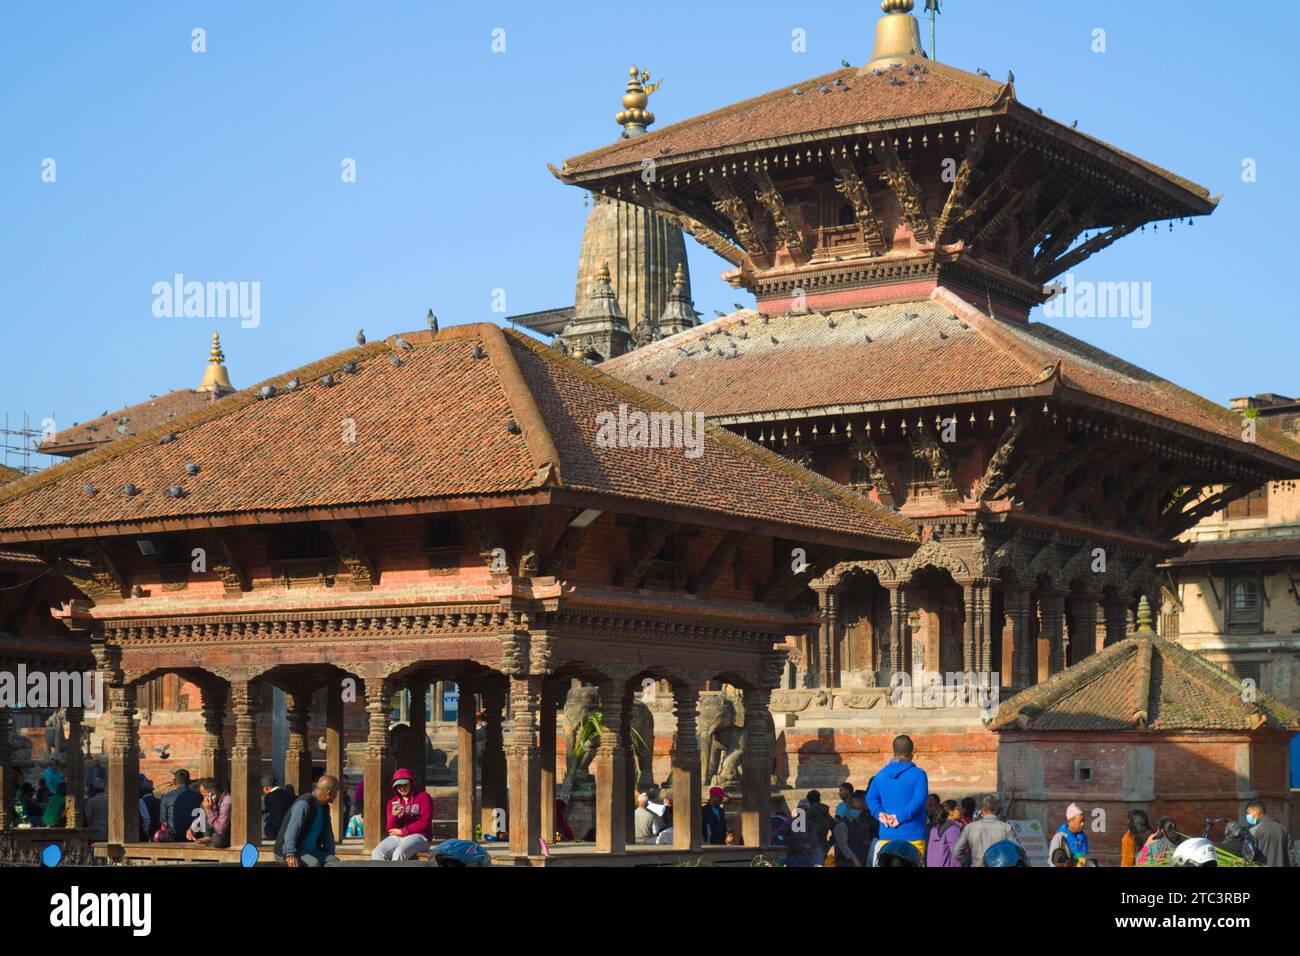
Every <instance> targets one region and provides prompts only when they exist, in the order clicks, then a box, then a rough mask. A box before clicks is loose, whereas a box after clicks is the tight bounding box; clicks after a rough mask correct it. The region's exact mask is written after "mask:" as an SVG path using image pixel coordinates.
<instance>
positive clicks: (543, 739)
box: [537, 680, 556, 843]
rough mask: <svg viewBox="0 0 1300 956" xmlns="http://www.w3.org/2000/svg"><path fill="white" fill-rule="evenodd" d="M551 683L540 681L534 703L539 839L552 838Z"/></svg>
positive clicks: (553, 802) (553, 837)
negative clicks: (539, 693)
mask: <svg viewBox="0 0 1300 956" xmlns="http://www.w3.org/2000/svg"><path fill="white" fill-rule="evenodd" d="M555 696H556V694H555V681H554V680H544V681H543V682H542V690H541V701H540V703H539V704H538V718H537V719H538V724H537V752H538V761H539V768H538V774H539V776H538V801H539V803H540V805H541V824H540V826H541V833H542V839H544V840H546V841H547V842H548V843H549V842H551V841H553V840H554V839H555Z"/></svg>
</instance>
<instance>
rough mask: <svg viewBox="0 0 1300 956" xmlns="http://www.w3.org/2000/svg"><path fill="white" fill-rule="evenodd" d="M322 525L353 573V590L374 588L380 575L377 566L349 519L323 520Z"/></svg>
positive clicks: (341, 558)
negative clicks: (377, 572) (371, 559)
mask: <svg viewBox="0 0 1300 956" xmlns="http://www.w3.org/2000/svg"><path fill="white" fill-rule="evenodd" d="M321 527H322V528H324V529H325V533H326V534H328V535H329V537H330V540H331V541H332V542H334V550H335V551H336V552H337V553H338V556H339V560H340V561H342V562H343V566H344V567H346V568H347V569H348V572H349V573H350V574H351V575H352V585H351V590H353V591H369V590H370V589H371V588H373V587H374V586H375V581H376V580H377V579H378V577H379V576H378V575H377V574H375V566H374V565H373V564H372V563H371V562H370V556H369V555H368V554H366V549H365V546H364V545H362V543H361V539H360V538H358V537H357V532H356V529H355V528H353V527H352V525H351V524H350V523H349V522H347V521H322V522H321Z"/></svg>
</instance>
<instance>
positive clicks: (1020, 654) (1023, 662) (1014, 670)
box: [1002, 587, 1034, 690]
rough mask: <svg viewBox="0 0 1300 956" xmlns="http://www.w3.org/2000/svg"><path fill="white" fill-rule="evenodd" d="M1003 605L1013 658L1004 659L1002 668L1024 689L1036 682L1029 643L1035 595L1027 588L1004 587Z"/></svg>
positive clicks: (1019, 687) (1017, 686)
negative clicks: (1009, 632)
mask: <svg viewBox="0 0 1300 956" xmlns="http://www.w3.org/2000/svg"><path fill="white" fill-rule="evenodd" d="M1002 605H1003V612H1004V613H1005V615H1006V619H1007V627H1008V628H1010V630H1011V640H1010V644H1011V660H1010V661H1006V660H1004V661H1003V662H1002V669H1003V670H1004V671H1008V670H1009V671H1010V673H1011V683H1012V684H1013V685H1014V686H1015V687H1016V689H1017V690H1023V689H1024V688H1026V687H1028V686H1029V685H1030V684H1032V683H1033V682H1034V678H1033V673H1034V672H1033V660H1034V655H1033V653H1032V649H1031V647H1030V643H1029V629H1030V628H1029V623H1030V622H1029V618H1030V612H1031V611H1032V609H1033V596H1032V595H1031V594H1030V593H1029V591H1028V590H1026V589H1025V588H1019V587H1008V588H1004V589H1003V592H1002ZM1008 665H1009V666H1008Z"/></svg>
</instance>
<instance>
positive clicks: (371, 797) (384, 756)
mask: <svg viewBox="0 0 1300 956" xmlns="http://www.w3.org/2000/svg"><path fill="white" fill-rule="evenodd" d="M391 690H392V686H391V684H390V683H389V681H388V679H387V678H384V677H367V678H366V717H367V719H368V724H369V728H368V732H367V733H366V764H365V781H366V787H365V804H366V806H365V809H364V813H365V817H364V825H363V827H362V831H363V833H364V834H365V850H366V852H367V853H369V852H370V851H371V850H373V849H374V848H375V846H376V845H377V844H378V843H379V842H380V841H381V840H383V839H384V837H386V836H387V835H388V833H387V831H386V830H385V828H384V824H385V823H386V822H387V820H386V817H385V814H384V806H385V804H386V803H388V794H389V793H390V791H391V788H392V777H393V766H392V764H393V758H392V751H391V750H390V748H389V746H388V698H389V695H390V692H391Z"/></svg>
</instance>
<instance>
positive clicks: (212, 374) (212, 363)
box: [196, 332, 235, 396]
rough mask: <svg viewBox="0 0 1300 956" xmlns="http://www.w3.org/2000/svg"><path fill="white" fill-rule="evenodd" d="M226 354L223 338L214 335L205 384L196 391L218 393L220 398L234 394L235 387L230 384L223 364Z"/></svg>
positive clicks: (204, 373) (228, 375)
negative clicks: (223, 347) (230, 393)
mask: <svg viewBox="0 0 1300 956" xmlns="http://www.w3.org/2000/svg"><path fill="white" fill-rule="evenodd" d="M225 361H226V356H225V353H224V352H222V351H221V336H220V335H218V334H217V333H216V332H213V333H212V351H211V352H209V353H208V367H207V368H205V369H204V370H203V384H201V385H200V386H199V387H198V388H197V389H196V391H199V392H216V393H217V395H218V396H221V395H225V394H226V393H227V392H233V391H234V390H235V386H233V385H231V384H230V373H229V372H227V371H226V366H225V365H224V364H223V363H224V362H225Z"/></svg>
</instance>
